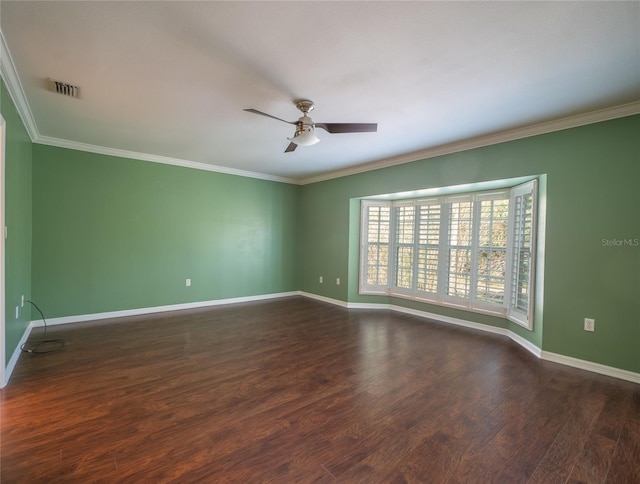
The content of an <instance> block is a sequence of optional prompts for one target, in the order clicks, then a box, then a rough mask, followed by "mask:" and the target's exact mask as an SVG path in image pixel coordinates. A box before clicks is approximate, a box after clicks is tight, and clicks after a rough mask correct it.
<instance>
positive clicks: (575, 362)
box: [300, 292, 640, 383]
mask: <svg viewBox="0 0 640 484" xmlns="http://www.w3.org/2000/svg"><path fill="white" fill-rule="evenodd" d="M300 295H301V296H304V297H309V298H311V299H317V300H319V301H324V302H329V303H332V304H336V305H338V306H341V307H346V308H348V309H382V310H391V311H396V312H400V313H405V314H411V315H413V316H418V317H421V318H426V319H432V320H434V321H439V322H442V323H447V324H455V325H457V326H463V327H465V328H472V329H478V330H480V331H485V332H488V333H493V334H500V335H503V336H506V337H508V338H509V339H511V340H512V341H514V342H515V343H517V344H519V345H520V346H522V347H523V348H524V349H526V350H527V351H529V352H530V353H532V354H533V355H535V356H536V357H538V358H540V359H543V360H547V361H553V362H555V363H560V364H562V365H566V366H571V367H573V368H579V369H581V370H587V371H591V372H593V373H599V374H601V375H606V376H611V377H614V378H619V379H620V380H626V381H630V382H633V383H640V373H635V372H632V371H628V370H621V369H620V368H615V367H612V366H607V365H601V364H600V363H594V362H592V361H587V360H580V359H578V358H572V357H570V356H564V355H560V354H557V353H551V352H549V351H542V350H541V349H540V348H538V347H537V346H536V345H534V344H533V343H531V342H530V341H527V340H526V339H524V338H523V337H522V336H519V335H518V334H516V333H514V332H513V331H510V330H508V329H506V328H498V327H495V326H489V325H486V324H481V323H475V322H473V321H466V320H464V319H458V318H452V317H449V316H442V315H440V314H436V313H430V312H427V311H420V310H417V309H411V308H405V307H403V306H396V305H393V304H373V303H345V302H344V301H338V300H336V299H331V298H326V297H323V296H318V295H317V294H311V293H307V292H300Z"/></svg>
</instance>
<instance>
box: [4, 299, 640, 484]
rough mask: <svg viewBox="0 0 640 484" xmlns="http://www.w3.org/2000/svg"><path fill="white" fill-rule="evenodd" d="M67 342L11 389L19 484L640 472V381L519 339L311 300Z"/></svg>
mask: <svg viewBox="0 0 640 484" xmlns="http://www.w3.org/2000/svg"><path fill="white" fill-rule="evenodd" d="M40 334H41V330H40V329H38V330H34V333H33V334H32V337H31V338H32V339H37V338H38V337H39V335H40ZM49 336H51V337H62V338H65V339H66V340H67V347H66V350H65V351H64V352H61V353H52V354H47V355H31V354H23V355H22V356H21V358H20V360H19V362H18V364H17V366H16V369H15V371H14V374H13V376H12V379H11V382H10V383H9V385H8V386H7V387H6V388H5V389H4V390H2V391H1V393H0V398H1V407H0V412H1V413H0V417H1V422H0V423H1V425H2V429H1V435H0V437H1V439H2V440H1V443H0V446H1V447H0V452H1V456H0V457H1V471H0V477H1V480H2V482H3V483H6V484H8V483H22V482H25V483H27V482H28V483H38V482H43V483H44V482H47V483H49V482H81V483H87V482H109V483H115V482H119V483H121V482H180V483H191V482H215V483H220V482H222V483H224V482H243V483H244V482H282V483H293V482H302V483H307V482H323V483H332V482H343V483H352V482H354V483H359V482H363V483H391V482H428V483H440V482H443V483H444V482H450V483H475V482H478V483H502V482H504V483H566V482H571V483H577V482H586V483H604V482H606V483H614V484H618V483H624V484H626V483H639V482H640V385H635V384H632V383H629V382H624V381H621V380H617V379H614V378H609V377H604V376H601V375H596V374H593V373H589V372H585V371H580V370H576V369H572V368H567V367H564V366H562V365H557V364H554V363H550V362H545V361H540V360H538V359H537V358H535V357H534V356H532V355H530V354H529V353H528V352H527V351H525V350H523V349H522V348H520V347H519V346H517V345H516V344H515V343H513V342H511V341H509V340H508V339H506V338H504V337H501V336H496V335H491V334H486V333H481V332H477V331H473V330H468V329H464V328H457V327H453V326H448V325H445V324H441V323H435V322H430V321H428V320H425V319H421V318H417V317H413V316H408V315H399V314H396V313H390V312H386V311H381V312H378V311H366V310H346V309H342V308H339V307H335V306H331V305H328V304H325V303H321V302H317V301H313V300H309V299H305V298H302V297H293V298H285V299H278V300H270V301H264V302H256V303H247V304H240V305H233V306H218V307H214V308H207V309H198V310H189V311H181V312H172V313H163V314H158V315H152V316H144V317H142V316H140V317H131V318H126V319H121V320H110V321H103V322H94V323H79V324H73V325H65V326H55V327H50V328H49Z"/></svg>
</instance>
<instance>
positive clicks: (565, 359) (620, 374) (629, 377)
mask: <svg viewBox="0 0 640 484" xmlns="http://www.w3.org/2000/svg"><path fill="white" fill-rule="evenodd" d="M296 295H298V296H303V297H306V298H309V299H315V300H317V301H322V302H326V303H329V304H333V305H335V306H340V307H342V308H345V309H377V310H390V311H395V312H399V313H404V314H411V315H413V316H418V317H421V318H425V319H432V320H435V321H439V322H442V323H447V324H454V325H456V326H463V327H465V328H471V329H477V330H480V331H485V332H488V333H493V334H499V335H503V336H506V337H508V338H510V339H511V340H512V341H514V342H515V343H517V344H519V345H520V346H522V347H523V348H524V349H526V350H527V351H529V352H530V353H532V354H533V355H535V356H536V357H538V358H541V359H543V360H547V361H552V362H554V363H560V364H562V365H566V366H571V367H573V368H578V369H581V370H587V371H591V372H593V373H599V374H601V375H606V376H610V377H613V378H619V379H620V380H626V381H630V382H633V383H638V384H640V373H635V372H632V371H627V370H622V369H619V368H615V367H611V366H606V365H601V364H599V363H594V362H591V361H586V360H580V359H578V358H573V357H570V356H564V355H560V354H557V353H552V352H549V351H542V350H541V349H540V348H538V347H537V346H536V345H534V344H533V343H531V342H530V341H527V340H526V339H524V338H523V337H521V336H519V335H517V334H516V333H513V332H512V331H510V330H508V329H505V328H498V327H495V326H489V325H486V324H481V323H475V322H473V321H466V320H464V319H459V318H452V317H449V316H442V315H440V314H436V313H430V312H427V311H420V310H417V309H411V308H405V307H403V306H396V305H393V304H373V303H347V302H344V301H341V300H339V299H333V298H328V297H325V296H320V295H318V294H312V293H309V292H304V291H291V292H281V293H275V294H263V295H259V296H247V297H237V298H229V299H215V300H211V301H200V302H194V303H185V304H172V305H168V306H157V307H149V308H140V309H129V310H123V311H111V312H106V313H94V314H85V315H80V316H65V317H61V318H52V319H48V320H47V324H48V325H56V324H69V323H77V322H82V321H97V320H100V319H110V318H120V317H125V316H138V315H144V314H153V313H160V312H166V311H179V310H182V309H194V308H203V307H209V306H220V305H223V304H237V303H242V302H252V301H264V300H267V299H276V298H282V297H289V296H296ZM43 325H44V323H43V322H42V321H31V323H30V324H29V326H27V328H26V329H25V331H24V334H23V335H22V337H21V338H20V342H19V343H18V346H17V347H16V349H15V350H14V352H13V354H12V355H11V358H10V359H9V362H8V363H7V367H6V369H5V372H4V375H3V376H4V381H2V382H0V388H4V387H5V386H6V385H7V383H8V382H9V378H10V377H11V373H12V372H13V369H14V368H15V366H16V363H17V362H18V358H19V357H20V354H21V350H20V347H21V346H22V345H23V344H24V343H25V342H26V341H27V339H28V338H29V335H30V334H31V330H32V329H33V328H34V327H39V326H43Z"/></svg>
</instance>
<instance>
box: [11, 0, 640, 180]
mask: <svg viewBox="0 0 640 484" xmlns="http://www.w3.org/2000/svg"><path fill="white" fill-rule="evenodd" d="M0 9H1V10H0V15H1V17H0V26H1V29H2V34H3V35H4V38H5V42H6V45H7V47H8V50H9V52H10V55H11V59H12V60H13V65H14V66H15V70H16V72H17V74H18V78H19V81H20V84H21V85H22V90H23V91H24V95H25V97H26V102H27V104H28V106H29V108H30V111H31V115H32V117H33V121H34V124H35V127H36V130H37V136H36V138H39V141H41V142H47V143H50V144H60V145H70V146H73V145H76V144H78V143H82V144H87V145H94V146H95V147H104V148H108V149H113V150H124V152H134V153H142V154H147V155H152V156H157V157H167V158H171V159H176V160H177V161H180V160H183V161H186V162H195V163H196V164H207V165H215V166H218V167H226V168H229V169H234V170H243V171H247V172H251V173H255V174H266V175H269V176H274V177H285V178H287V179H309V178H312V177H317V176H322V174H326V173H329V172H335V171H336V170H345V169H353V167H354V166H356V165H362V164H366V163H371V162H377V161H380V160H385V159H389V158H394V157H396V158H397V157H400V156H402V155H405V154H407V153H412V152H416V151H422V150H426V149H430V148H433V147H438V146H442V145H446V144H449V143H455V142H459V141H462V140H468V139H471V138H476V137H480V136H484V135H488V134H491V133H498V132H501V131H505V130H511V129H514V128H518V127H523V126H529V125H534V124H538V123H542V122H546V121H550V120H555V119H560V118H565V117H568V116H575V115H579V114H582V113H587V112H592V111H595V110H600V109H605V108H610V107H613V106H620V105H625V104H628V103H633V102H637V101H638V100H640V2H637V1H634V2H611V1H607V2H483V1H476V2H401V1H389V2H382V1H374V2H367V1H357V2H356V1H354V2H348V1H343V2H333V1H332V2H307V1H296V2H269V1H260V2H244V1H235V2H182V1H178V2H165V1H163V2H154V1H138V2H96V1H79V2H78V1H74V2H50V1H46V2H35V1H21V2H13V1H7V0H3V1H2V2H1V4H0ZM47 78H53V79H57V80H61V81H65V82H69V83H72V84H76V85H79V86H80V88H81V99H71V98H67V97H64V96H61V95H58V94H54V93H52V92H49V91H47V90H46V79H47ZM295 98H308V99H311V100H313V101H314V102H315V104H316V109H315V111H313V113H312V114H311V116H312V117H313V119H314V120H315V121H317V122H377V123H378V132H377V133H357V134H333V135H330V134H328V133H326V132H324V131H322V130H320V131H319V132H318V134H319V136H320V137H321V139H322V141H321V142H320V143H318V144H317V145H315V146H311V147H299V148H298V149H297V150H296V151H295V152H293V153H283V151H284V149H285V147H286V146H287V144H288V140H287V137H291V136H292V135H293V131H294V127H293V126H291V125H288V124H285V123H281V122H278V121H276V120H272V119H269V118H266V117H261V116H256V115H255V114H250V113H247V112H244V111H243V109H244V108H255V109H258V110H260V111H264V112H267V113H270V114H272V115H274V116H277V117H280V118H284V119H287V120H292V121H295V120H296V119H297V118H298V116H299V115H300V113H299V112H298V111H297V109H296V108H295V106H294V105H293V103H292V100H293V99H295ZM63 140H64V142H63ZM37 141H38V140H37ZM70 142H71V143H70ZM78 146H79V145H78ZM114 152H116V151H114Z"/></svg>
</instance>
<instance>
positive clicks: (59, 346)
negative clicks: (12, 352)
mask: <svg viewBox="0 0 640 484" xmlns="http://www.w3.org/2000/svg"><path fill="white" fill-rule="evenodd" d="M25 302H28V303H29V304H31V305H32V306H33V307H34V308H36V310H37V311H38V312H39V313H40V317H41V318H42V322H43V323H44V333H43V334H42V338H41V339H39V340H36V341H27V342H26V343H24V344H23V345H21V346H20V350H21V351H22V352H23V353H36V354H43V353H53V352H56V351H63V350H64V349H65V345H66V341H65V340H64V339H62V338H57V339H47V320H46V319H45V318H44V314H42V311H40V308H39V307H38V306H36V304H35V303H34V302H33V301H28V300H27V301H25Z"/></svg>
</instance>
